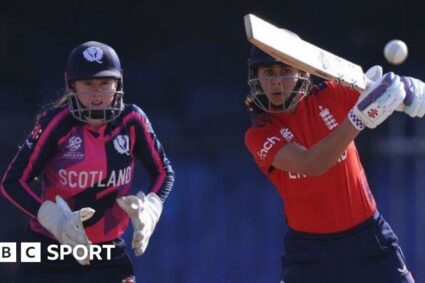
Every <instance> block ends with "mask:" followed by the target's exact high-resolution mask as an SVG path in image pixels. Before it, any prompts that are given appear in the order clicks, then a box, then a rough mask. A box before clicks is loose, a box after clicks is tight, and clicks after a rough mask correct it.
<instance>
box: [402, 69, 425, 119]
mask: <svg viewBox="0 0 425 283" xmlns="http://www.w3.org/2000/svg"><path fill="white" fill-rule="evenodd" d="M401 81H402V83H403V84H404V89H405V91H406V96H409V95H410V96H411V97H412V99H411V103H410V104H406V105H407V106H406V107H404V112H405V113H406V114H408V115H409V116H410V117H412V118H414V117H418V118H422V117H423V116H424V114H425V84H424V83H423V82H422V81H420V80H418V79H415V78H412V77H401Z"/></svg>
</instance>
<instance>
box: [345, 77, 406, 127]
mask: <svg viewBox="0 0 425 283" xmlns="http://www.w3.org/2000/svg"><path fill="white" fill-rule="evenodd" d="M366 75H367V73H366ZM405 97H406V91H405V90H404V85H403V84H402V83H401V80H400V77H399V76H397V75H395V74H394V73H387V74H385V75H384V76H382V77H381V78H380V79H379V80H378V81H376V82H373V81H370V83H369V85H368V86H367V88H366V90H365V91H363V92H362V93H361V95H360V97H359V99H358V101H357V103H356V105H354V107H353V108H352V109H351V111H350V113H349V115H348V118H349V120H350V121H351V123H352V124H353V126H354V127H355V128H356V129H358V130H362V129H363V128H364V127H368V128H370V129H373V128H376V127H377V126H378V125H379V124H381V123H382V122H384V121H385V120H386V119H387V118H388V117H389V116H390V115H391V114H392V113H393V112H394V110H395V109H396V108H397V107H399V105H400V104H401V103H402V102H403V100H404V98H405Z"/></svg>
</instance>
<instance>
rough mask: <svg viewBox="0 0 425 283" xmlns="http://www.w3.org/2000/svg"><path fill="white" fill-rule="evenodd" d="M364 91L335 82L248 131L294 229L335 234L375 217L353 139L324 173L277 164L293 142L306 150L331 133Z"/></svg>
mask: <svg viewBox="0 0 425 283" xmlns="http://www.w3.org/2000/svg"><path fill="white" fill-rule="evenodd" d="M358 96H359V94H358V92H356V91H355V90H352V89H351V88H347V87H344V86H342V85H340V84H337V83H333V82H325V83H323V84H321V85H319V86H318V87H317V88H316V90H315V91H313V92H312V93H311V94H310V95H308V96H307V97H305V98H304V99H303V100H302V101H301V102H300V103H299V104H298V106H297V109H296V111H295V113H278V114H270V115H268V114H267V115H265V116H264V117H262V118H259V119H257V120H256V121H255V123H254V125H253V126H252V127H251V128H249V129H248V131H247V132H246V135H245V143H246V145H247V147H248V149H249V151H250V152H251V154H252V155H253V157H254V159H255V162H256V163H257V165H258V166H259V167H260V169H261V171H262V172H263V173H264V174H266V176H267V177H268V178H269V180H270V181H271V182H272V183H273V185H274V186H275V187H276V189H277V190H278V192H279V194H280V196H281V198H282V199H283V201H284V203H285V213H286V217H287V221H288V225H289V227H291V228H292V229H294V230H297V231H301V232H309V233H320V234H322V233H335V232H341V231H344V230H347V229H350V228H352V227H354V226H355V225H357V224H359V223H361V222H363V221H364V220H366V219H368V218H369V217H371V216H372V215H373V213H374V212H375V211H376V204H375V201H374V198H373V196H372V194H371V192H370V189H369V185H368V182H367V179H366V175H365V172H364V170H363V166H362V164H361V162H360V158H359V155H358V152H357V149H356V146H355V145H354V142H352V143H351V144H350V145H349V146H348V147H347V149H346V150H345V151H344V152H343V153H342V154H341V157H340V158H339V160H338V162H337V163H336V164H335V165H334V166H332V167H331V168H330V169H329V170H328V171H327V172H326V173H325V174H323V175H322V176H305V175H301V174H297V173H295V172H287V171H283V170H279V169H276V168H274V167H273V166H272V163H273V159H274V157H275V155H276V153H277V152H278V151H279V150H280V149H281V148H282V147H283V146H284V145H286V144H287V143H294V142H295V143H298V144H300V145H303V146H304V147H306V148H310V147H312V146H313V145H314V144H316V143H317V142H319V141H320V140H322V139H323V138H325V137H326V136H328V135H329V134H330V133H331V132H332V131H333V130H335V128H336V127H338V125H339V124H341V123H342V122H343V121H344V119H345V118H346V117H347V114H348V111H349V110H350V109H351V108H352V107H353V105H354V104H355V102H356V101H357V99H358Z"/></svg>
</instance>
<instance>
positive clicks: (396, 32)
mask: <svg viewBox="0 0 425 283" xmlns="http://www.w3.org/2000/svg"><path fill="white" fill-rule="evenodd" d="M419 3H420V2H419V1H395V0H387V1H382V0H378V1H366V0H359V1H351V2H350V1H335V0H333V1H332V0H324V1H313V0H305V1H277V0H273V1H259V0H256V1H253V0H245V1H240V0H234V1H224V0H219V1H211V0H210V1H160V0H159V1H116V0H115V1H110V0H103V1H100V0H92V1H28V2H27V1H22V0H15V1H10V2H2V7H1V9H0V10H1V11H0V86H1V87H0V97H1V101H2V102H1V103H0V157H1V158H0V169H1V171H2V172H4V170H5V169H6V168H7V164H8V163H9V162H10V160H11V159H12V158H13V156H14V154H15V152H16V151H17V146H18V144H20V143H22V142H23V140H24V137H25V135H26V134H27V133H28V132H29V131H30V130H31V128H32V126H33V123H34V116H35V114H36V113H37V112H38V111H39V110H40V107H41V106H42V105H43V104H45V103H48V102H51V101H53V100H54V99H56V98H58V97H59V96H60V90H61V89H62V88H63V70H64V65H65V61H66V58H67V56H68V53H69V52H70V51H71V49H72V48H73V47H75V46H76V45H78V44H80V43H82V42H85V41H88V40H97V41H102V42H105V43H107V44H109V45H111V46H112V47H114V48H115V50H116V51H117V52H118V54H119V56H120V58H121V63H122V65H123V68H124V74H125V78H124V85H125V93H126V94H125V100H126V102H128V103H136V104H138V105H139V106H141V107H142V108H143V109H144V110H145V112H147V114H148V115H149V117H150V120H151V122H152V124H153V126H154V129H155V130H156V132H157V135H158V137H159V139H160V140H161V142H162V143H163V145H164V147H165V149H166V151H167V154H168V156H169V158H170V159H171V161H172V162H173V167H174V169H175V171H176V173H177V178H176V183H175V187H174V190H173V191H172V193H171V194H170V196H169V198H168V200H167V202H166V204H165V210H164V213H163V216H162V218H161V220H160V222H159V224H158V227H157V229H156V231H155V233H154V235H153V237H152V239H151V242H150V246H149V248H148V250H147V252H146V253H145V255H143V256H142V257H140V258H137V259H135V265H136V268H137V275H138V279H139V280H140V282H184V283H186V282H187V283H189V282H278V281H279V280H278V279H279V275H280V271H281V270H280V256H281V254H282V249H283V243H282V242H283V234H284V232H285V229H286V228H285V224H284V218H283V206H282V203H281V201H280V199H279V197H278V195H277V193H276V192H275V191H274V189H273V188H272V186H271V185H270V184H269V182H268V181H267V179H266V178H265V177H264V176H263V175H262V174H261V173H260V171H259V170H258V169H257V168H256V166H255V164H254V162H253V160H252V158H251V156H250V155H249V154H248V152H247V150H246V149H245V146H244V142H243V138H244V132H245V129H246V128H247V127H248V126H249V124H250V118H249V115H248V114H247V111H246V110H245V108H244V105H243V100H244V97H245V96H246V95H247V94H248V87H247V84H246V77H247V68H246V60H247V56H248V51H249V44H248V43H247V41H246V38H245V31H244V26H243V15H245V14H246V13H254V14H256V15H258V16H260V17H263V18H265V19H266V20H268V21H270V22H272V23H274V24H276V25H280V26H282V27H285V28H287V29H289V30H292V31H294V32H296V33H298V34H299V35H300V36H301V37H302V38H303V39H305V40H307V41H310V42H311V43H313V44H316V45H318V46H320V47H322V48H324V49H326V50H329V51H331V52H333V53H336V54H337V55H340V56H342V57H344V58H346V59H349V60H351V61H353V62H356V63H357V64H360V65H362V66H363V67H364V68H365V69H367V68H368V67H370V66H372V65H374V64H380V65H382V66H383V67H384V69H385V70H386V71H390V70H392V71H395V72H397V73H400V74H405V75H413V76H415V77H418V78H422V79H425V71H424V68H423V66H424V59H425V58H424V53H423V49H424V44H425V39H424V33H423V27H424V24H425V17H424V16H423V11H422V9H421V8H419V7H421V6H419ZM394 38H399V39H402V40H404V41H405V42H406V43H407V45H408V47H409V58H408V59H407V61H406V62H405V63H404V64H403V65H400V66H390V65H388V64H387V63H386V62H385V60H384V58H383V55H382V50H383V47H384V45H385V43H386V42H387V41H389V40H391V39H394ZM424 124H425V123H424V121H423V120H421V119H410V118H408V117H407V116H406V115H404V114H400V113H396V114H395V115H393V117H391V119H390V120H389V121H387V122H386V123H385V124H384V125H383V126H381V127H380V128H378V129H376V130H373V131H372V130H365V131H364V132H363V133H362V134H361V135H360V137H359V138H358V140H357V145H358V147H359V150H360V153H361V157H362V160H363V163H364V166H365V168H366V171H367V175H368V178H369V182H370V185H371V188H372V190H373V192H374V195H375V196H376V199H377V202H378V206H379V207H380V211H381V212H382V213H383V215H384V216H385V217H386V218H387V220H389V222H390V223H391V224H392V226H393V228H394V230H395V231H396V233H397V234H398V236H399V238H400V242H401V245H402V247H403V249H404V252H405V256H406V258H407V261H408V264H409V268H410V269H411V271H412V272H413V274H414V276H415V277H416V279H417V282H425V269H424V268H423V267H424V264H425V252H424V247H423V245H422V242H423V239H425V219H423V217H422V216H423V215H424V213H425V209H424V204H425V186H424V185H423V184H424V183H425V174H424V172H425V142H424V135H425V126H424ZM139 172H140V171H139ZM145 185H146V182H145V177H144V175H143V174H142V173H141V174H138V175H137V176H136V180H135V187H136V189H137V188H141V187H142V188H143V187H144V186H145ZM0 213H1V215H2V217H1V218H0V221H1V222H0V223H1V225H0V242H6V241H15V242H19V241H21V240H22V239H23V234H24V233H25V229H26V227H25V222H26V216H25V215H23V213H21V212H20V211H18V210H17V209H15V208H14V207H13V206H12V205H11V204H9V203H8V202H7V201H6V200H5V199H4V198H1V197H0ZM129 236H131V234H130V233H127V235H126V237H127V238H128V237H129ZM16 266H17V265H16V264H6V263H2V264H0V277H1V278H2V279H1V281H2V282H11V281H12V278H13V275H14V272H15V270H16ZM3 278H4V279H3Z"/></svg>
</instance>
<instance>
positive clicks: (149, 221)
mask: <svg viewBox="0 0 425 283" xmlns="http://www.w3.org/2000/svg"><path fill="white" fill-rule="evenodd" d="M117 202H118V204H119V206H120V207H121V208H122V209H123V210H124V211H125V212H127V214H128V215H129V216H130V219H131V223H132V224H133V229H134V232H133V240H132V243H131V246H132V248H133V250H134V253H135V255H136V256H140V255H142V254H143V253H144V252H145V250H146V248H147V246H148V243H149V239H150V237H151V236H152V234H153V232H154V230H155V226H156V224H157V223H158V220H159V217H160V216H161V212H162V201H161V199H160V198H159V197H158V196H157V195H156V194H155V193H149V194H148V195H147V196H145V194H144V193H143V192H142V191H140V192H138V193H137V195H135V196H134V195H129V196H125V197H121V198H118V199H117Z"/></svg>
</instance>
